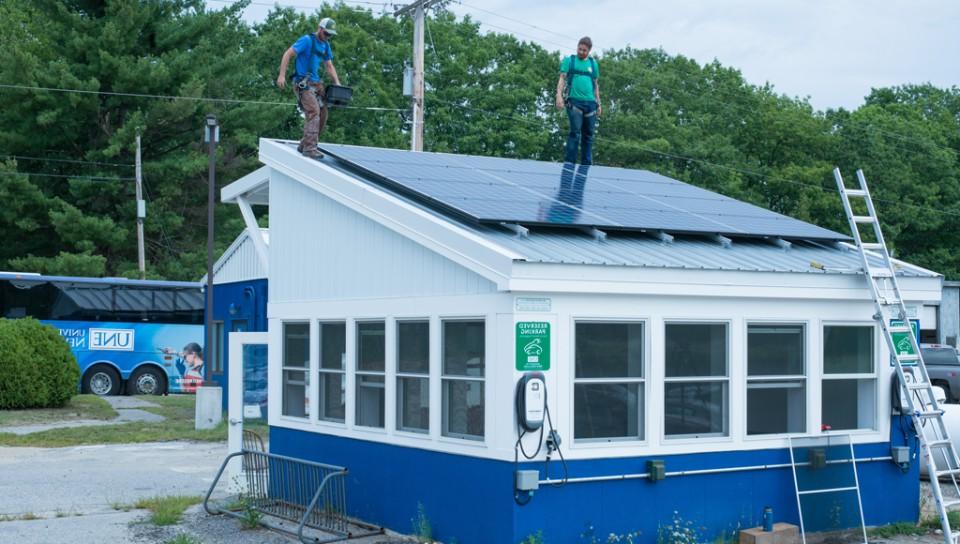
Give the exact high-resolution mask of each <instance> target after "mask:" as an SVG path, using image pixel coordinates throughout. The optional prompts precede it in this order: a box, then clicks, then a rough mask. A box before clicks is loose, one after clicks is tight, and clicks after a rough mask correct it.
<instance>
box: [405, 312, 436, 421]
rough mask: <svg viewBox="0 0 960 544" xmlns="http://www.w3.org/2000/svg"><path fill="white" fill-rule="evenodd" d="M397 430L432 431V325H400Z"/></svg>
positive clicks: (422, 322)
mask: <svg viewBox="0 0 960 544" xmlns="http://www.w3.org/2000/svg"><path fill="white" fill-rule="evenodd" d="M397 429H398V430H401V431H411V432H417V433H425V432H428V431H429V430H430V322H429V321H399V322H397Z"/></svg>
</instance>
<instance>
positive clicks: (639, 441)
mask: <svg viewBox="0 0 960 544" xmlns="http://www.w3.org/2000/svg"><path fill="white" fill-rule="evenodd" d="M579 323H588V324H594V325H598V324H599V325H604V324H610V325H622V324H626V325H634V324H639V325H641V326H642V330H643V332H642V335H641V338H642V340H643V347H642V349H641V350H640V351H641V353H642V356H643V361H641V363H640V374H641V375H640V377H639V378H577V369H576V353H577V324H579ZM651 332H652V331H651V319H650V318H649V317H637V318H634V317H624V316H610V317H602V316H582V317H581V316H571V318H570V348H569V349H570V363H569V367H570V370H569V372H570V382H569V383H570V389H569V395H570V397H569V398H570V423H569V430H568V432H569V436H570V437H571V439H570V442H571V446H570V447H571V448H596V447H622V446H624V445H628V446H634V445H637V446H641V445H647V444H649V443H650V410H649V403H650V397H651V391H650V385H649V381H650V371H651V365H652V361H651V359H652V357H651V345H650V344H651V341H650V339H651ZM590 383H600V384H619V383H637V384H639V388H640V392H641V397H642V401H641V402H639V403H638V404H637V405H638V407H639V409H640V411H641V413H640V416H639V418H638V420H637V421H638V422H639V424H640V428H641V433H640V436H638V437H632V436H630V437H627V436H625V437H608V438H577V437H576V417H577V409H576V394H577V393H576V387H577V385H578V384H590Z"/></svg>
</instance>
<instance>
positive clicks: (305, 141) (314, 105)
mask: <svg viewBox="0 0 960 544" xmlns="http://www.w3.org/2000/svg"><path fill="white" fill-rule="evenodd" d="M293 89H294V90H295V91H296V93H297V103H298V104H300V109H301V110H303V115H304V119H303V138H301V139H300V149H301V150H303V151H305V152H307V153H316V152H317V138H318V137H319V136H320V133H321V132H323V129H324V127H326V126H327V104H326V100H325V97H324V94H323V84H321V83H320V82H310V83H308V84H307V86H306V87H305V88H303V89H301V88H300V86H299V85H294V86H293Z"/></svg>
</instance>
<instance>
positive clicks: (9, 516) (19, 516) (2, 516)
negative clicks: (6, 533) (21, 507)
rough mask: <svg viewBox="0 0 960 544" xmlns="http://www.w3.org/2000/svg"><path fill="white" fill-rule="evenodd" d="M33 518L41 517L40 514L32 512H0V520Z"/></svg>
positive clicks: (27, 519) (29, 519)
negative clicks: (14, 513)
mask: <svg viewBox="0 0 960 544" xmlns="http://www.w3.org/2000/svg"><path fill="white" fill-rule="evenodd" d="M35 519H43V518H41V517H40V516H38V515H36V514H34V513H33V512H27V513H26V514H16V515H13V514H0V521H31V520H35Z"/></svg>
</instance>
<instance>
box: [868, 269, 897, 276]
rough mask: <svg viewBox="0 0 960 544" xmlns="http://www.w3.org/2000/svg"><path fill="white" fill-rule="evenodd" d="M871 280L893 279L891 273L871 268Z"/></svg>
mask: <svg viewBox="0 0 960 544" xmlns="http://www.w3.org/2000/svg"><path fill="white" fill-rule="evenodd" d="M869 272H870V277H871V278H890V277H893V272H891V271H890V270H887V269H886V268H871V269H870V270H869Z"/></svg>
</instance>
